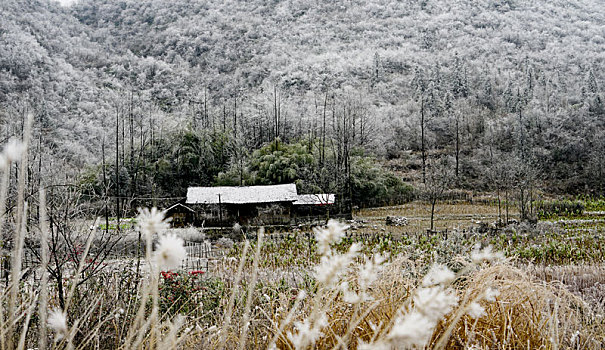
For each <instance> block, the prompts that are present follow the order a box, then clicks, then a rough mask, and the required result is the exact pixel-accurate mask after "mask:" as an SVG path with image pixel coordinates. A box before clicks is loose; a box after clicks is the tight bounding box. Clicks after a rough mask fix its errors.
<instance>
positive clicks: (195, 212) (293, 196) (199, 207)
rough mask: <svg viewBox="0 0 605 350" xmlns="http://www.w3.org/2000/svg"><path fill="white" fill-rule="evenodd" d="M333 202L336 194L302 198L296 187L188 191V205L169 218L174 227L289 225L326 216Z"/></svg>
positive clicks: (173, 211) (178, 206)
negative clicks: (236, 224)
mask: <svg viewBox="0 0 605 350" xmlns="http://www.w3.org/2000/svg"><path fill="white" fill-rule="evenodd" d="M334 199H335V196H334V194H303V195H299V194H298V193H297V191H296V185H295V184H284V185H268V186H240V187H232V186H221V187H189V188H188V189H187V198H186V200H185V202H184V203H177V204H175V205H173V206H171V207H170V208H168V209H167V216H168V217H172V225H173V226H174V227H182V226H185V225H196V226H205V227H225V226H231V225H233V224H234V223H239V224H240V225H249V226H262V225H290V224H292V223H294V222H299V221H301V220H300V219H301V218H303V219H304V218H309V217H314V218H321V217H325V216H327V215H328V213H329V210H328V208H329V207H330V206H332V205H333V204H334Z"/></svg>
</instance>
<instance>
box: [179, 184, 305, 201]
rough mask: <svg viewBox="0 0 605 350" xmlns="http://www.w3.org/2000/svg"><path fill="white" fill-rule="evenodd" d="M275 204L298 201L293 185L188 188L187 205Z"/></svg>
mask: <svg viewBox="0 0 605 350" xmlns="http://www.w3.org/2000/svg"><path fill="white" fill-rule="evenodd" d="M219 194H220V196H221V200H220V202H221V203H224V204H246V203H275V202H294V201H296V200H297V199H298V196H297V193H296V185H295V184H285V185H269V186H242V187H228V186H222V187H189V188H188V189H187V201H186V203H187V204H218V203H219Z"/></svg>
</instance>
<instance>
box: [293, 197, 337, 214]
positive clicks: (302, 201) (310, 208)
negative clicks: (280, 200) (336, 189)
mask: <svg viewBox="0 0 605 350" xmlns="http://www.w3.org/2000/svg"><path fill="white" fill-rule="evenodd" d="M335 198H336V196H335V195H334V194H333V193H319V194H299V195H298V199H297V200H296V201H295V202H294V203H293V206H294V213H295V214H296V218H297V221H304V218H305V217H308V218H310V219H311V218H317V217H327V216H329V215H330V209H331V208H332V207H333V206H334V202H335Z"/></svg>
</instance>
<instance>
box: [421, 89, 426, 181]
mask: <svg viewBox="0 0 605 350" xmlns="http://www.w3.org/2000/svg"><path fill="white" fill-rule="evenodd" d="M420 150H421V153H422V183H423V184H425V183H426V147H425V142H424V97H422V102H421V105H420Z"/></svg>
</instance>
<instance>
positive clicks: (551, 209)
mask: <svg viewBox="0 0 605 350" xmlns="http://www.w3.org/2000/svg"><path fill="white" fill-rule="evenodd" d="M584 209H585V207H584V204H583V203H582V202H580V201H548V202H546V201H541V202H538V203H536V213H537V215H538V218H540V219H547V218H551V217H553V216H576V215H582V213H583V212H584Z"/></svg>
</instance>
